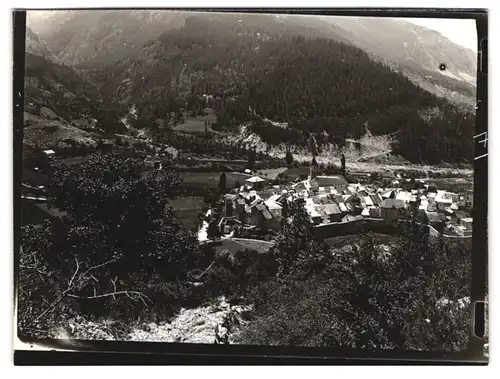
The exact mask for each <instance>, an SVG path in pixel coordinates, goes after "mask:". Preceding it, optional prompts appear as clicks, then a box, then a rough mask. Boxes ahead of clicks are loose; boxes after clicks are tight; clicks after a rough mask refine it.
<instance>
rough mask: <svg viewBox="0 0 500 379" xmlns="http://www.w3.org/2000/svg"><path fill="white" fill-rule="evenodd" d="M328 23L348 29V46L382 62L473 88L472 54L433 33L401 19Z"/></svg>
mask: <svg viewBox="0 0 500 379" xmlns="http://www.w3.org/2000/svg"><path fill="white" fill-rule="evenodd" d="M329 21H330V22H331V23H332V24H334V25H336V26H338V27H340V28H343V29H345V30H348V31H349V32H350V33H349V36H348V38H349V39H350V40H351V42H352V43H354V44H355V45H357V46H359V47H361V48H362V49H364V50H366V51H369V52H371V53H373V54H375V55H377V56H379V57H382V58H384V59H385V60H390V61H393V62H395V63H397V64H401V65H404V66H407V67H412V68H416V69H421V70H427V71H430V72H434V73H438V74H441V75H443V76H447V77H450V78H453V79H456V80H460V81H463V82H467V83H470V84H472V85H474V86H475V85H476V66H477V59H476V54H475V53H474V52H473V51H472V50H470V49H467V48H465V47H462V46H460V45H457V44H455V43H453V42H451V41H450V40H449V39H447V38H446V37H444V36H443V35H441V34H440V33H438V32H436V31H433V30H430V29H427V28H424V27H421V26H417V25H414V24H412V23H410V22H408V21H405V20H402V19H391V18H372V17H354V18H351V17H333V18H331V19H329ZM441 64H444V65H445V66H446V69H445V70H441V69H440V65H441Z"/></svg>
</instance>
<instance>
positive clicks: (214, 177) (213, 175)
mask: <svg viewBox="0 0 500 379" xmlns="http://www.w3.org/2000/svg"><path fill="white" fill-rule="evenodd" d="M179 176H180V178H181V179H182V185H183V186H186V187H204V188H218V186H219V177H220V172H181V173H180V174H179Z"/></svg>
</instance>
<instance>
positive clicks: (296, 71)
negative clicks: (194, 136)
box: [94, 15, 474, 164]
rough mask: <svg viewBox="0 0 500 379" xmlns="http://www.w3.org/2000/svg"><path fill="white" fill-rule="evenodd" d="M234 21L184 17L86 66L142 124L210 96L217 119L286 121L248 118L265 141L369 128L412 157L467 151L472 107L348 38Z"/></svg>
mask: <svg viewBox="0 0 500 379" xmlns="http://www.w3.org/2000/svg"><path fill="white" fill-rule="evenodd" d="M252 20H253V19H252ZM240 25H241V23H239V20H237V19H236V18H234V20H233V19H232V18H228V17H224V18H220V17H216V16H215V15H214V16H213V17H211V18H208V17H199V16H191V17H188V18H187V19H186V21H185V25H184V26H183V27H181V28H179V29H176V30H170V31H167V32H166V33H165V34H163V35H162V36H161V37H160V38H159V39H158V40H156V41H152V42H150V43H148V44H146V45H145V47H144V48H143V49H142V51H141V53H140V54H139V55H138V57H135V58H130V59H128V60H126V61H125V62H123V63H122V65H121V66H120V67H118V68H117V69H115V68H111V67H108V68H107V69H101V70H100V71H98V72H94V75H96V76H98V77H99V78H100V81H101V82H107V83H112V84H111V85H110V84H106V85H104V86H103V87H101V89H102V90H103V94H104V97H105V98H106V99H110V100H111V101H112V102H113V103H118V104H120V103H121V104H130V103H132V104H136V105H137V109H138V115H139V118H140V119H143V120H144V121H145V123H146V124H147V123H148V122H149V123H152V121H153V120H154V119H156V118H167V117H170V116H169V115H170V113H171V112H174V113H175V112H179V111H180V110H181V109H186V110H188V111H190V112H191V113H193V114H198V113H200V112H201V110H202V109H203V108H204V106H205V105H206V103H211V105H212V106H213V108H214V109H215V110H216V115H217V124H219V125H220V127H221V128H224V129H226V130H229V131H231V130H232V131H235V132H236V131H237V130H236V127H238V126H239V125H240V124H241V123H243V122H253V123H255V122H260V120H261V119H262V118H267V119H269V120H272V121H278V122H287V123H288V128H282V127H270V126H266V127H257V126H255V125H254V126H253V128H254V129H255V130H257V129H258V130H259V131H258V133H259V134H260V135H261V137H262V138H263V140H265V141H266V142H270V143H278V142H284V143H290V144H298V145H304V144H305V143H306V141H307V139H308V134H309V133H310V132H312V133H316V138H317V140H318V143H319V144H320V145H322V144H324V143H326V142H330V143H334V144H336V145H340V146H342V145H343V144H344V142H345V140H346V139H347V138H353V139H359V138H360V137H361V136H363V135H364V134H365V133H366V130H367V129H369V131H370V132H371V133H372V134H373V135H385V134H393V133H394V134H396V135H397V142H398V144H397V145H396V146H395V147H394V148H395V152H396V153H398V154H401V155H402V156H404V157H405V158H406V159H408V160H410V161H412V162H418V163H421V162H424V161H425V162H427V163H431V164H433V163H438V162H440V161H449V162H453V161H455V162H457V161H471V160H472V155H473V143H472V135H473V129H474V115H473V114H471V113H468V112H464V111H461V110H459V109H457V108H456V107H454V106H453V105H451V104H450V103H448V102H447V101H446V100H444V99H438V98H436V97H435V96H433V95H432V94H430V93H428V92H426V91H424V90H423V89H421V88H419V87H418V86H416V85H414V84H413V83H412V82H411V81H410V80H408V79H407V78H406V77H404V76H403V75H401V74H400V73H397V72H395V71H394V69H391V68H390V67H387V66H384V65H382V64H380V63H376V62H374V61H373V60H372V59H371V58H370V57H369V56H368V54H367V53H365V52H363V51H362V50H360V49H358V48H356V47H353V46H351V45H348V44H344V43H340V42H337V41H334V40H329V39H325V38H319V37H317V36H314V35H312V36H310V37H304V36H302V35H297V34H295V35H291V33H288V32H287V31H286V30H281V29H279V28H275V29H273V28H271V27H269V26H268V27H267V28H264V27H263V26H261V25H259V24H258V23H257V22H255V23H254V24H251V23H250V22H246V23H245V27H244V28H243V27H240ZM108 78H109V79H110V80H109V81H108V80H106V79H108ZM204 95H208V97H206V96H204ZM435 110H437V111H435ZM427 114H429V115H430V116H426V115H427ZM423 115H424V116H423ZM231 128H233V129H231Z"/></svg>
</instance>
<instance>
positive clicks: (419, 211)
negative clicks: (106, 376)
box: [14, 9, 488, 359]
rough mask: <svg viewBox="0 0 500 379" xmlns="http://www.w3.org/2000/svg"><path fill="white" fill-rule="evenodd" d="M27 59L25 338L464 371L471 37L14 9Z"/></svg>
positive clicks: (21, 330) (21, 270) (418, 28)
mask: <svg viewBox="0 0 500 379" xmlns="http://www.w3.org/2000/svg"><path fill="white" fill-rule="evenodd" d="M21 41H24V46H25V48H24V88H23V91H24V92H23V93H22V102H23V110H22V123H21V124H19V125H16V124H15V125H14V128H15V129H17V130H21V133H22V143H21V142H20V143H19V146H21V149H22V151H21V152H20V153H19V154H20V155H22V158H20V161H22V163H21V164H20V167H19V181H20V183H19V189H20V193H18V194H15V195H14V196H15V197H16V196H18V197H20V199H19V203H20V206H19V210H20V212H19V214H18V215H16V217H19V223H18V225H19V230H18V233H19V236H18V242H19V243H18V249H17V251H16V252H15V253H14V254H15V256H16V258H15V259H16V262H17V269H16V270H17V282H16V296H15V297H16V299H15V303H16V304H15V318H16V321H15V323H16V325H15V328H16V331H15V333H16V337H17V339H19V340H20V341H28V342H30V341H43V340H66V341H69V342H68V343H71V342H70V341H90V343H91V342H92V341H119V342H154V343H177V344H178V343H182V344H203V345H211V346H214V345H230V346H231V345H241V346H260V347H294V348H295V347H297V348H332V349H356V350H360V351H368V352H370V351H372V352H380V351H392V352H408V351H411V352H446V353H457V352H463V351H465V350H467V348H468V346H469V344H470V340H471V338H473V335H474V326H473V325H474V323H473V321H474V312H473V311H474V309H475V307H474V300H477V299H473V295H472V293H473V288H472V287H473V280H472V279H473V257H474V255H475V254H486V253H485V252H484V251H481V252H478V251H475V249H474V248H473V240H474V238H473V234H474V235H476V233H479V232H478V225H482V228H485V227H486V224H485V223H486V221H482V224H478V222H477V219H476V218H477V217H482V216H481V212H482V210H479V211H475V209H477V204H476V208H474V202H475V201H476V202H477V201H478V195H477V194H476V195H475V193H474V191H475V190H476V185H480V186H487V182H486V178H484V180H483V181H482V182H481V183H478V182H476V185H475V183H474V181H475V178H476V180H477V176H476V177H475V175H474V174H475V164H479V163H478V162H481V161H486V160H487V159H488V157H487V142H488V134H487V131H486V130H487V128H486V127H485V126H483V129H481V131H480V132H478V130H480V129H479V127H478V126H477V125H476V121H477V117H476V113H477V112H478V104H479V103H478V94H477V91H478V84H477V75H478V34H477V28H476V20H475V19H474V18H464V17H456V18H453V17H443V18H436V17H429V18H422V17H415V18H412V17H393V16H390V17H388V16H387V15H385V14H384V13H383V12H380V15H379V16H365V15H358V16H357V15H328V14H322V13H319V12H318V13H317V14H312V13H311V12H309V13H307V12H304V13H300V12H299V11H297V12H295V13H291V12H283V11H282V12H280V11H277V10H274V11H269V12H265V11H252V10H246V11H244V10H237V9H234V10H233V11H217V10H161V9H154V10H132V9H124V10H102V9H101V10H99V9H95V10H91V9H75V10H28V11H27V12H26V26H25V35H24V36H23V38H22V39H21ZM20 93H21V92H20ZM476 167H477V166H476ZM483 190H484V191H486V189H485V188H483ZM485 214H486V209H484V215H485ZM484 218H485V219H486V216H484ZM484 235H485V236H486V234H484ZM477 239H478V240H479V239H480V238H479V237H477ZM481 246H484V247H485V248H486V246H487V243H486V242H485V241H482V245H481ZM482 270H483V271H484V273H483V274H482V275H486V268H485V267H483V268H482ZM479 271H481V268H480V269H479ZM482 300H483V301H485V304H486V313H485V315H484V318H485V323H484V325H485V330H484V335H483V336H481V337H484V338H485V339H484V342H485V344H484V357H485V358H484V359H487V357H488V339H487V336H488V320H487V302H488V298H487V296H486V297H485V298H484V299H482ZM235 348H236V347H235ZM264 350H265V349H264Z"/></svg>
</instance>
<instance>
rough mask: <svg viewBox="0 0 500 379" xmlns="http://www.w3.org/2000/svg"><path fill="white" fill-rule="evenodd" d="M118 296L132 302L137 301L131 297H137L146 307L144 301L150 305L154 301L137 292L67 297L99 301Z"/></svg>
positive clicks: (71, 295)
mask: <svg viewBox="0 0 500 379" xmlns="http://www.w3.org/2000/svg"><path fill="white" fill-rule="evenodd" d="M116 295H126V296H127V297H128V298H130V299H132V300H135V299H134V298H133V297H132V296H131V295H136V296H137V298H138V299H139V300H141V301H142V302H143V303H144V305H146V306H147V304H146V302H145V301H144V299H146V300H148V301H149V302H150V303H152V301H151V299H150V298H149V297H147V296H146V295H144V294H143V293H141V292H137V291H115V292H109V293H105V294H101V295H97V294H95V292H94V295H93V296H81V295H75V294H67V295H66V296H68V297H72V298H75V299H99V298H103V297H108V296H113V298H114V297H115V296H116Z"/></svg>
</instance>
